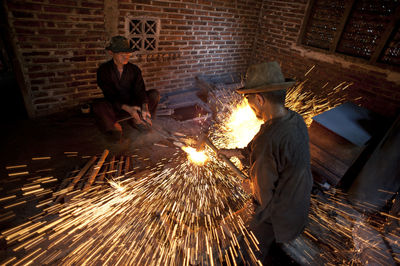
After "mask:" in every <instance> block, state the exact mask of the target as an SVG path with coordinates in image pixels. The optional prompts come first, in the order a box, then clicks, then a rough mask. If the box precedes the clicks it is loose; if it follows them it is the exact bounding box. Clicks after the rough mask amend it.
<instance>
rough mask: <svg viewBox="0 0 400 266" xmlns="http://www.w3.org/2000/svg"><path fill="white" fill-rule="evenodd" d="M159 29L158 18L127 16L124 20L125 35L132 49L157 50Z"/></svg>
mask: <svg viewBox="0 0 400 266" xmlns="http://www.w3.org/2000/svg"><path fill="white" fill-rule="evenodd" d="M159 29H160V20H159V19H155V18H137V17H127V18H126V20H125V32H126V37H127V39H128V40H129V44H130V46H131V48H133V50H134V51H138V52H153V51H157V49H158V36H159Z"/></svg>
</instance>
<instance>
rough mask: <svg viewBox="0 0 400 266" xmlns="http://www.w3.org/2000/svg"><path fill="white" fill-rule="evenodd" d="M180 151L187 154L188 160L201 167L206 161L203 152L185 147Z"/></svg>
mask: <svg viewBox="0 0 400 266" xmlns="http://www.w3.org/2000/svg"><path fill="white" fill-rule="evenodd" d="M182 150H184V151H185V152H186V153H187V154H188V158H189V160H190V161H191V162H193V163H195V164H199V165H202V164H204V163H205V162H206V161H207V159H208V157H207V155H206V154H205V153H204V151H197V150H196V149H194V148H192V147H187V146H184V147H182Z"/></svg>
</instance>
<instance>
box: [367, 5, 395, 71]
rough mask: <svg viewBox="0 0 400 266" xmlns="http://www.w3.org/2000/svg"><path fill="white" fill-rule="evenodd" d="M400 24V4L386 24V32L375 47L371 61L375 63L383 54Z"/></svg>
mask: <svg viewBox="0 0 400 266" xmlns="http://www.w3.org/2000/svg"><path fill="white" fill-rule="evenodd" d="M399 24H400V5H399V6H398V7H397V8H396V10H395V11H394V12H393V14H392V15H391V16H390V22H389V24H388V25H387V26H386V29H385V31H384V33H383V34H382V35H381V38H380V40H379V43H378V45H377V46H376V48H375V51H374V53H373V54H372V55H371V58H370V60H369V61H370V62H371V63H375V62H377V61H378V59H379V57H380V55H381V54H382V52H383V50H384V48H385V46H386V44H387V42H388V40H389V38H390V36H391V35H392V33H393V31H394V29H395V26H396V25H399Z"/></svg>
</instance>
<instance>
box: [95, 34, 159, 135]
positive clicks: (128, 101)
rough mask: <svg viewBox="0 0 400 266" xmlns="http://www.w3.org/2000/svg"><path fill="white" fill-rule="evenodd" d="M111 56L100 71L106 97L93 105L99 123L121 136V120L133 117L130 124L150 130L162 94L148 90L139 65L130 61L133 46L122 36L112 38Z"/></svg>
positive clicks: (109, 48) (102, 87) (113, 133)
mask: <svg viewBox="0 0 400 266" xmlns="http://www.w3.org/2000/svg"><path fill="white" fill-rule="evenodd" d="M106 50H108V52H109V54H110V55H112V59H111V60H110V61H108V62H105V63H103V64H101V65H100V67H99V68H98V70H97V84H98V86H99V87H100V88H101V90H102V91H103V94H104V99H102V100H100V101H98V102H96V103H95V104H94V105H93V113H94V115H95V116H96V118H97V120H98V122H99V123H100V126H101V127H102V128H103V129H104V130H105V131H106V132H107V133H108V134H111V135H117V136H120V135H121V133H122V127H121V124H120V123H119V122H118V119H121V118H126V117H131V119H129V120H128V121H129V123H130V124H131V125H132V126H133V127H135V128H137V129H139V130H140V131H144V130H148V129H150V127H151V125H152V122H151V117H152V116H154V114H155V111H156V108H157V105H158V102H159V100H160V95H159V92H158V91H157V90H149V91H146V89H145V85H144V81H143V78H142V73H141V71H140V69H139V67H138V66H136V65H134V64H132V63H129V58H130V56H131V54H132V52H133V51H132V49H131V48H130V47H129V42H128V40H127V39H126V38H125V37H123V36H114V37H112V39H111V41H110V44H109V46H107V47H106Z"/></svg>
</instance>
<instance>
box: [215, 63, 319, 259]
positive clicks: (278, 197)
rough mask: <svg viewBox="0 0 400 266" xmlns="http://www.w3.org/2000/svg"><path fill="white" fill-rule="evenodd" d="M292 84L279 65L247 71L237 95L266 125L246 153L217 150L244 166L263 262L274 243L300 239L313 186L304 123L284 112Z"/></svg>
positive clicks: (252, 223) (267, 64) (249, 145)
mask: <svg viewBox="0 0 400 266" xmlns="http://www.w3.org/2000/svg"><path fill="white" fill-rule="evenodd" d="M294 83H295V82H294V80H290V79H285V78H284V76H283V74H282V72H281V69H280V66H279V64H278V63H277V62H265V63H261V64H256V65H252V66H250V67H249V68H248V70H247V79H246V83H245V87H244V88H241V89H239V90H238V93H240V94H243V95H244V96H245V97H246V98H247V100H248V103H249V105H250V107H251V108H252V110H253V111H254V113H255V114H256V116H257V117H258V118H259V119H262V120H263V121H264V124H263V125H262V126H261V128H260V131H259V132H258V133H257V135H256V136H255V137H254V138H253V139H252V141H251V142H250V143H249V144H248V146H247V147H246V148H245V149H233V150H232V149H231V150H228V149H222V150H221V151H220V154H224V155H225V156H227V157H232V156H237V157H239V158H242V159H244V160H245V161H247V162H248V166H249V176H250V180H246V181H245V182H244V183H243V188H244V189H245V190H247V191H248V193H251V194H252V195H253V196H254V197H253V198H254V199H255V202H256V204H255V206H256V207H255V210H254V215H253V217H252V219H251V221H250V223H249V228H250V229H251V230H252V231H253V233H254V234H255V235H256V237H257V239H258V240H259V242H260V245H259V246H260V250H261V254H262V255H261V256H259V259H260V260H261V261H263V260H264V259H265V258H266V257H267V254H268V251H269V248H270V246H271V244H272V243H273V242H274V241H276V242H278V243H285V242H289V241H291V240H293V239H295V238H296V237H297V236H298V235H300V233H301V232H302V231H303V230H304V227H305V225H306V222H307V218H308V211H309V206H310V197H311V188H312V184H313V179H312V175H311V170H310V152H309V142H308V141H309V139H308V131H307V127H306V125H305V123H304V120H303V118H302V117H301V116H300V115H299V114H298V113H296V112H294V111H292V110H290V109H287V108H286V107H285V97H286V88H288V87H290V86H292V85H293V84H294Z"/></svg>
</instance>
